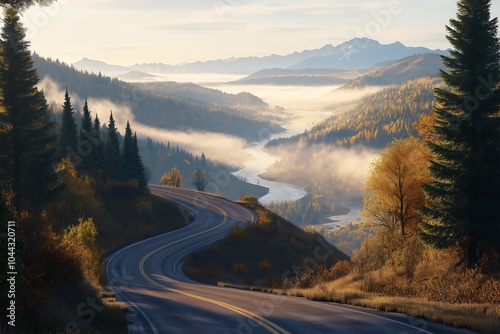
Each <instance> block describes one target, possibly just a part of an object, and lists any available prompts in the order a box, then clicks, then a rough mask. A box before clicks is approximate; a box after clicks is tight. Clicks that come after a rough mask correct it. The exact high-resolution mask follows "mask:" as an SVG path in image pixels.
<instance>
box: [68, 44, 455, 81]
mask: <svg viewBox="0 0 500 334" xmlns="http://www.w3.org/2000/svg"><path fill="white" fill-rule="evenodd" d="M424 53H438V54H446V53H448V51H446V50H431V49H428V48H425V47H407V46H405V45H403V44H402V43H400V42H395V43H392V44H381V43H379V42H378V41H375V40H372V39H368V38H354V39H352V40H350V41H347V42H344V43H342V44H340V45H337V46H333V45H331V44H327V45H325V46H323V47H322V48H320V49H315V50H304V51H302V52H294V53H291V54H288V55H276V54H273V55H270V56H265V57H243V58H234V57H233V58H228V59H218V60H209V61H198V62H194V63H186V64H178V65H167V64H162V63H154V64H135V65H132V66H119V65H111V64H107V63H105V62H102V61H98V60H91V59H88V58H84V59H82V60H80V61H78V62H76V63H74V64H73V65H74V66H75V68H77V69H80V70H84V71H89V72H94V73H99V72H101V73H102V74H106V75H110V76H117V75H123V74H126V73H128V72H131V71H139V72H142V73H147V74H150V75H168V74H175V73H217V74H242V75H248V74H251V73H255V72H258V71H261V70H264V69H271V68H279V69H292V70H303V69H338V70H354V69H361V68H367V67H371V66H374V65H376V64H379V63H382V62H387V61H391V60H392V61H396V60H398V59H402V58H405V57H408V56H412V55H416V54H424Z"/></svg>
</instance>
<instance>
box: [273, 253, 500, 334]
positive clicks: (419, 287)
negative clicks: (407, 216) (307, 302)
mask: <svg viewBox="0 0 500 334" xmlns="http://www.w3.org/2000/svg"><path fill="white" fill-rule="evenodd" d="M443 264H444V263H443V259H439V260H438V259H435V260H431V261H429V262H428V263H427V264H421V265H420V266H419V267H418V268H417V270H416V273H415V276H414V277H413V278H412V279H411V280H408V279H407V278H406V277H404V276H403V275H400V274H399V273H398V272H397V271H394V270H389V269H380V270H376V271H373V272H369V273H360V272H356V269H352V268H351V272H350V273H348V274H347V275H345V276H343V277H340V278H337V279H335V280H329V279H328V278H326V279H324V280H323V279H322V278H321V276H322V275H321V274H319V275H318V276H319V277H318V276H317V278H316V279H317V282H316V283H315V284H313V286H311V287H305V288H301V287H288V288H281V289H267V290H266V291H267V292H272V293H277V294H285V295H289V296H296V297H304V298H307V299H311V300H317V301H327V302H339V303H346V304H351V305H358V306H363V307H369V308H373V309H377V310H383V311H388V312H401V313H406V314H409V315H412V316H416V317H423V318H425V319H428V320H432V321H437V322H442V323H445V324H449V325H452V326H455V327H465V328H470V329H472V330H474V331H477V332H479V333H491V334H494V333H498V330H499V328H500V281H499V280H498V278H494V277H490V276H487V275H483V274H481V273H480V272H479V270H468V271H465V272H454V271H453V270H452V269H450V270H448V269H447V267H446V266H443ZM436 266H441V268H440V270H441V271H442V272H441V273H438V272H437V271H439V270H436V269H437V268H438V267H436ZM445 271H446V272H445ZM326 276H328V274H326Z"/></svg>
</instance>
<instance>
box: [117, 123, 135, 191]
mask: <svg viewBox="0 0 500 334" xmlns="http://www.w3.org/2000/svg"><path fill="white" fill-rule="evenodd" d="M133 169H134V138H133V135H132V129H131V127H130V123H129V122H127V126H126V127H125V135H124V137H123V145H122V152H121V155H120V166H119V173H118V179H119V180H122V181H128V180H132V179H133V178H134V171H133Z"/></svg>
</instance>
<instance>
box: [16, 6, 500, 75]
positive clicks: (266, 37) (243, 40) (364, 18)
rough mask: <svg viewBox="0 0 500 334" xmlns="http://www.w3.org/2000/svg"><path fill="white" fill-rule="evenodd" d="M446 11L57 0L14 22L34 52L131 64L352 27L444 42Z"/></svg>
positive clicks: (307, 44) (269, 50) (264, 50)
mask: <svg viewBox="0 0 500 334" xmlns="http://www.w3.org/2000/svg"><path fill="white" fill-rule="evenodd" d="M455 14H456V2H455V1H453V0H383V1H379V0H349V1H345V0H320V1H310V0H309V1H308V0H272V1H262V0H183V1H178V0H177V1H172V0H59V1H58V2H57V3H56V4H53V5H52V6H50V7H45V8H40V7H33V8H31V9H30V10H29V11H27V12H26V13H25V14H24V19H23V22H24V23H25V25H26V26H27V27H28V38H29V39H30V40H31V44H32V50H34V51H37V52H38V53H39V54H41V55H42V56H45V57H52V58H59V59H60V60H62V61H66V62H70V63H72V62H75V61H78V60H80V59H81V58H83V57H88V58H91V59H98V60H102V61H105V62H108V63H112V64H119V65H131V64H135V63H151V62H162V63H168V64H178V63H182V62H192V61H197V60H209V59H219V58H229V57H231V56H236V57H239V56H265V55H269V54H273V53H276V54H287V53H291V52H294V51H302V50H304V49H316V48H320V47H322V46H323V45H325V44H328V43H330V44H333V45H338V44H340V43H342V42H344V41H346V40H349V39H351V38H354V37H369V38H372V39H376V40H378V41H380V42H382V43H384V44H386V43H392V42H395V41H400V42H402V43H403V44H405V45H408V46H426V47H429V48H441V49H446V48H448V47H449V45H448V43H447V41H446V39H445V33H446V32H445V25H446V24H447V23H448V21H449V19H450V18H452V17H455ZM492 15H493V16H495V17H498V16H499V15H500V1H497V0H495V1H493V8H492Z"/></svg>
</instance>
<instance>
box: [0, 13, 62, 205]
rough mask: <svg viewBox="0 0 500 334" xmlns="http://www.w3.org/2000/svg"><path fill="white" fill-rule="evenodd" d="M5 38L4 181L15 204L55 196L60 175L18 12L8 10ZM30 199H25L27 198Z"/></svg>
mask: <svg viewBox="0 0 500 334" xmlns="http://www.w3.org/2000/svg"><path fill="white" fill-rule="evenodd" d="M3 22H4V25H3V28H2V33H1V39H0V111H1V112H0V184H1V187H2V189H12V190H13V191H14V193H15V197H14V206H15V208H16V209H17V210H20V209H23V208H24V205H21V204H22V203H29V204H31V205H36V206H38V205H43V204H44V203H46V202H48V201H51V200H52V199H53V195H54V191H55V183H56V181H57V176H56V174H55V171H54V170H53V168H52V163H53V162H54V161H55V158H56V156H55V153H56V151H55V145H54V144H55V140H56V137H55V136H54V135H53V127H54V124H53V123H52V122H50V120H49V119H50V117H49V113H48V107H47V101H46V100H45V97H44V95H43V94H42V93H41V92H39V91H38V90H37V88H36V86H37V84H38V81H39V78H38V73H37V71H36V69H35V68H34V64H33V59H32V57H31V53H30V51H29V43H28V42H27V41H26V40H25V36H26V35H25V30H24V28H23V26H22V24H21V22H20V19H19V13H18V11H17V10H16V9H14V8H12V7H6V8H5V10H4V18H3ZM24 200H26V202H25V201H24Z"/></svg>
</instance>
